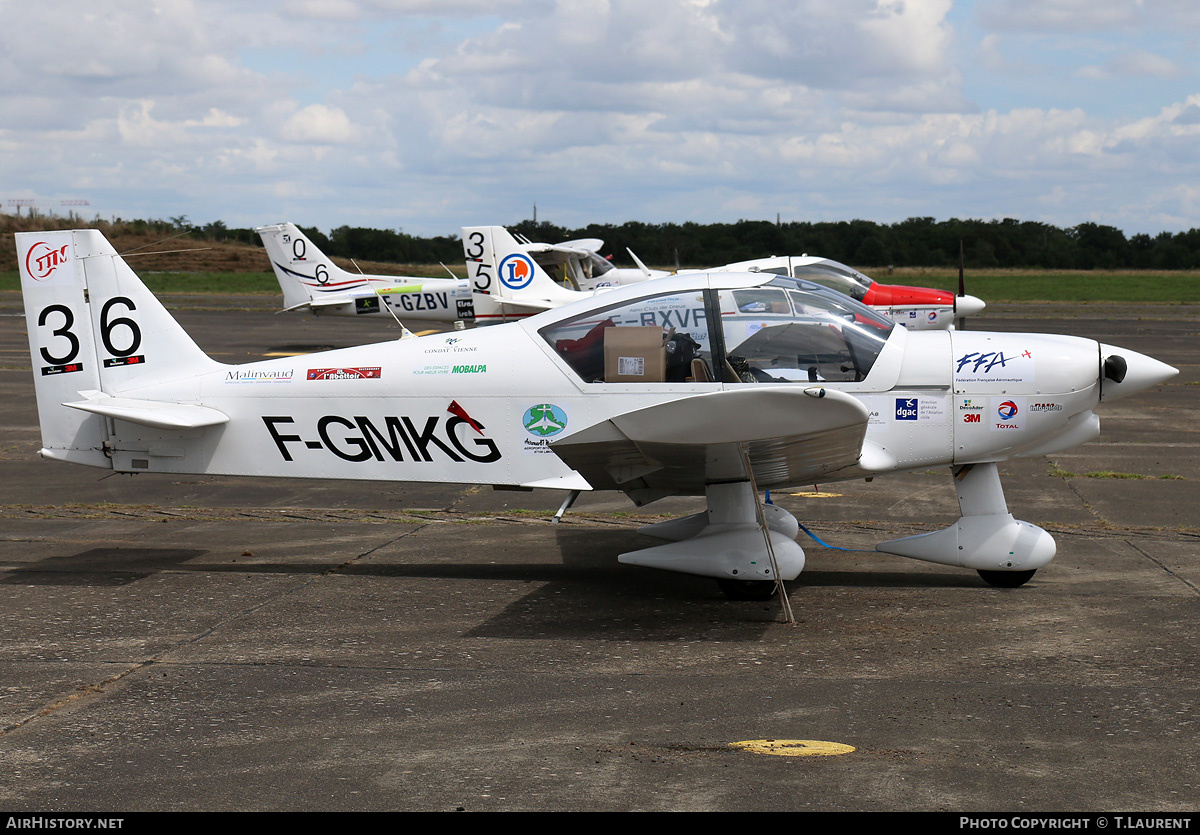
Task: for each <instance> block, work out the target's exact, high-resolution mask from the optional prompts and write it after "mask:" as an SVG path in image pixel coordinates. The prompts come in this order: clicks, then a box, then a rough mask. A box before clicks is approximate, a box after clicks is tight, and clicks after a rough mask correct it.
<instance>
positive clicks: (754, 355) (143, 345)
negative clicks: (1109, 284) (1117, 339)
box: [17, 231, 1176, 594]
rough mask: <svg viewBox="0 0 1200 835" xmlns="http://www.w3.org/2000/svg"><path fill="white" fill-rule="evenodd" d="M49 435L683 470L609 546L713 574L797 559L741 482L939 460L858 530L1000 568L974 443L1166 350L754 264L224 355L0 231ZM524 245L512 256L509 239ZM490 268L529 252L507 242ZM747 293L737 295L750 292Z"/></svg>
mask: <svg viewBox="0 0 1200 835" xmlns="http://www.w3.org/2000/svg"><path fill="white" fill-rule="evenodd" d="M17 248H18V253H19V259H20V266H21V282H22V288H23V292H24V298H25V306H26V315H27V317H28V325H29V341H30V351H31V355H32V358H33V366H34V379H35V382H36V389H37V401H38V411H39V417H40V421H41V431H42V443H43V449H42V451H41V454H42V455H43V456H44V457H46V458H52V459H56V460H61V461H70V462H74V463H78V464H86V465H90V466H93V467H99V468H103V469H109V470H115V471H118V472H123V473H139V472H156V473H214V474H232V475H269V476H291V477H299V478H352V479H379V480H388V481H421V482H457V483H480V484H494V485H511V486H524V487H540V488H554V489H560V490H567V491H575V490H620V491H622V492H624V493H625V494H626V495H628V496H629V497H630V498H631V499H632V500H633V501H634V502H635V503H636V504H638V505H645V504H648V503H651V502H653V501H655V500H657V499H659V498H662V497H664V496H671V495H681V494H682V495H703V496H704V497H705V498H706V500H707V510H706V511H704V512H701V513H698V514H696V515H694V516H691V517H687V518H682V519H676V520H672V521H669V522H664V523H659V524H656V525H651V526H649V527H647V528H644V529H643V533H645V534H647V535H649V536H651V537H656V538H658V539H659V540H662V541H663V544H659V545H655V546H653V547H648V548H645V549H644V550H640V551H634V552H631V553H627V554H622V555H621V556H620V560H621V562H624V563H633V564H637V565H643V566H652V567H656V568H661V569H666V570H670V571H679V572H684V573H689V574H698V575H702V576H707V577H713V578H716V579H717V580H719V581H721V582H722V585H723V587H724V588H726V590H727V591H730V592H731V593H735V594H738V593H740V594H759V593H763V592H766V593H769V592H770V591H771V590H772V588H773V587H774V585H775V583H776V581H777V580H791V579H793V578H795V577H796V576H797V575H798V574H799V573H800V571H801V569H802V568H803V566H804V552H803V550H802V549H801V548H800V546H799V545H798V544H796V542H795V541H794V536H795V535H796V532H797V523H796V520H795V519H794V518H793V517H792V516H791V515H789V514H788V513H787V512H785V511H783V510H781V509H780V508H779V507H777V506H772V505H763V504H762V503H761V502H760V499H759V497H760V491H762V490H764V489H771V488H782V487H786V486H789V485H798V484H811V483H812V482H814V481H817V480H819V481H821V482H829V481H835V480H840V479H857V478H864V477H868V478H869V477H874V476H880V475H884V474H888V473H896V472H902V471H905V470H912V469H915V468H920V469H927V468H929V467H933V466H945V467H948V468H949V470H950V472H952V473H953V476H954V481H955V486H956V488H957V491H958V499H959V506H960V509H961V518H959V519H958V520H957V521H956V522H954V524H952V525H950V526H949V527H947V528H945V529H943V530H940V531H936V532H933V533H928V534H923V535H920V536H914V537H906V538H903V539H895V540H892V541H889V542H884V543H882V544H880V545H879V546H877V547H878V548H879V549H880V550H882V551H886V552H889V553H893V554H900V555H903V556H908V557H915V558H917V559H922V560H929V561H932V562H935V563H941V564H945V565H953V566H962V567H965V568H969V569H976V570H977V571H979V573H980V574H981V575H982V576H983V578H984V579H985V580H987V581H988V582H990V583H992V584H994V585H1000V586H1017V585H1021V584H1022V583H1024V582H1025V581H1026V580H1028V579H1029V578H1030V577H1031V576H1032V575H1033V573H1034V572H1035V571H1036V570H1037V569H1039V568H1041V567H1042V566H1044V565H1046V564H1047V563H1048V562H1050V560H1051V559H1052V558H1053V556H1054V552H1055V545H1054V541H1053V539H1052V538H1051V537H1050V535H1049V534H1047V533H1046V532H1045V531H1043V530H1041V529H1040V528H1038V527H1036V526H1035V525H1032V524H1029V523H1027V522H1022V521H1018V520H1015V519H1014V518H1013V517H1012V515H1011V514H1010V513H1009V512H1008V507H1007V505H1006V503H1005V499H1004V494H1003V491H1002V489H1001V484H1000V477H999V474H998V470H997V462H1000V461H1004V460H1006V459H1009V458H1011V457H1014V456H1022V455H1024V456H1030V455H1042V454H1046V453H1052V452H1057V451H1060V450H1064V449H1067V448H1069V447H1072V446H1074V445H1076V444H1079V443H1082V442H1084V441H1088V440H1091V439H1093V438H1095V437H1096V436H1097V434H1098V432H1099V418H1098V417H1097V416H1096V414H1095V413H1094V410H1095V409H1096V407H1097V406H1099V405H1101V404H1102V403H1103V402H1104V401H1108V400H1114V399H1116V398H1119V397H1124V396H1126V395H1129V394H1131V393H1134V392H1138V391H1142V390H1144V389H1147V388H1149V387H1151V386H1154V385H1157V384H1159V383H1162V382H1163V381H1165V380H1167V379H1169V378H1171V377H1172V376H1174V375H1175V374H1176V371H1175V369H1173V368H1171V367H1170V366H1167V365H1164V364H1163V363H1161V362H1158V361H1157V360H1154V359H1152V358H1150V357H1147V356H1144V355H1142V354H1139V353H1136V352H1133V351H1127V350H1124V349H1121V348H1116V347H1113V346H1109V345H1104V344H1101V343H1098V342H1095V341H1093V340H1090V339H1081V338H1076V337H1066V336H1050V335H1044V334H1016V333H983V332H953V331H952V332H942V331H926V332H911V331H907V330H905V329H904V328H901V327H897V326H895V325H894V323H892V322H891V321H889V320H887V319H884V318H883V317H881V316H879V315H877V314H876V313H874V312H873V311H872V310H870V309H869V308H867V307H865V306H863V305H861V304H859V303H857V302H855V301H854V300H853V299H850V298H848V297H846V296H844V295H841V294H838V293H835V292H833V291H830V290H828V289H825V288H822V287H819V286H817V285H815V284H810V283H807V282H804V281H802V280H797V279H794V278H785V277H780V276H775V275H770V274H764V273H758V274H737V273H708V274H704V273H700V274H693V275H685V276H678V277H674V278H667V279H659V280H656V281H653V282H647V283H644V284H639V285H634V286H630V287H622V288H618V289H615V290H611V291H609V292H606V293H603V294H600V295H597V296H595V297H592V298H588V299H584V300H582V301H579V302H576V303H574V304H570V305H567V306H565V307H561V308H558V309H554V310H549V311H546V312H544V313H541V314H539V315H537V316H533V317H530V318H527V319H524V320H522V321H519V322H515V323H510V324H508V325H504V326H497V327H494V328H486V329H481V330H473V331H467V332H460V333H455V334H453V335H436V336H426V337H422V338H418V339H407V340H398V341H395V342H388V343H382V344H376V345H364V346H359V347H354V348H345V349H341V350H337V351H329V352H326V353H319V354H311V355H308V356H305V357H303V358H295V357H293V358H287V359H270V360H265V361H262V362H255V363H248V364H245V365H223V364H220V363H218V362H215V361H214V360H212V359H210V358H209V357H208V356H206V355H205V354H204V353H202V352H201V351H200V350H199V348H198V347H197V346H196V345H195V343H193V342H192V340H191V339H190V338H189V337H188V335H187V334H186V333H185V332H184V331H183V330H182V329H181V328H180V326H179V325H178V324H177V323H176V322H175V320H174V319H173V318H172V317H171V316H170V314H168V313H167V311H166V310H165V309H164V308H163V307H162V305H161V304H159V302H158V301H157V300H156V299H155V298H154V296H153V295H152V294H151V293H150V292H149V291H148V290H147V289H146V288H145V286H144V285H143V284H142V283H141V281H140V280H139V279H138V278H137V276H136V275H134V273H133V272H132V270H130V269H129V267H128V266H127V265H126V264H125V262H124V261H123V260H122V259H121V258H120V257H119V256H118V255H117V254H116V252H115V251H114V250H113V248H112V246H111V245H109V243H108V242H107V241H106V240H105V239H104V238H103V236H101V234H100V233H99V232H95V231H75V232H47V233H27V234H20V235H17ZM521 257H525V258H527V257H528V256H525V255H522V256H521ZM505 267H506V268H509V269H510V270H511V272H512V274H513V275H520V274H523V273H524V271H525V270H526V269H529V268H531V265H530V264H526V263H522V264H507V265H505ZM747 311H756V312H747Z"/></svg>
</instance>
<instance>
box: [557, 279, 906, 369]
mask: <svg viewBox="0 0 1200 835" xmlns="http://www.w3.org/2000/svg"><path fill="white" fill-rule="evenodd" d="M555 313H557V314H561V315H559V316H556V317H555V321H554V322H552V323H550V324H544V325H542V326H541V327H540V328H539V329H538V333H539V334H540V335H541V337H542V338H543V339H544V340H545V341H546V342H547V343H548V344H549V346H550V347H551V348H552V349H553V350H554V352H555V353H556V354H557V355H558V356H559V357H561V358H562V359H563V360H564V361H565V362H566V363H567V365H568V366H570V368H571V369H572V370H573V371H574V372H575V373H576V374H577V375H579V377H580V378H582V379H583V381H584V382H587V383H621V384H629V383H634V384H636V383H727V384H728V383H801V382H802V383H810V382H825V381H828V382H837V381H844V382H858V381H861V380H863V379H864V378H865V377H866V376H867V374H869V373H870V371H871V368H872V366H873V365H874V363H875V360H876V358H877V357H878V356H879V353H880V351H881V350H882V349H883V346H884V344H885V343H886V342H887V340H888V338H889V336H890V335H891V333H892V331H893V329H894V328H895V327H896V325H895V324H894V323H893V322H892V321H891V320H889V319H886V318H884V317H883V316H881V315H879V314H878V313H876V312H875V311H873V310H872V309H871V308H869V307H867V306H866V305H863V304H861V303H859V302H857V301H855V300H854V299H852V298H850V297H848V296H846V295H844V294H842V293H838V292H835V291H833V290H830V289H828V288H825V287H822V286H820V285H817V284H814V283H812V282H809V281H805V280H803V279H794V278H786V277H783V276H776V275H771V274H764V273H758V274H752V273H744V274H737V273H721V274H693V275H688V276H678V277H675V278H668V279H656V280H655V281H653V282H647V283H645V284H642V285H638V286H637V287H636V288H634V287H630V288H625V289H622V290H618V291H613V292H612V293H611V294H610V293H603V294H600V295H598V296H596V297H594V298H593V299H590V300H589V301H587V302H582V303H578V304H574V305H571V306H570V307H567V308H560V309H559V310H558V311H555ZM545 318H547V315H546V314H543V316H539V317H538V323H539V324H541V322H543V321H544V320H545Z"/></svg>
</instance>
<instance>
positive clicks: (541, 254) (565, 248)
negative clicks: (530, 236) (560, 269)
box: [524, 238, 604, 264]
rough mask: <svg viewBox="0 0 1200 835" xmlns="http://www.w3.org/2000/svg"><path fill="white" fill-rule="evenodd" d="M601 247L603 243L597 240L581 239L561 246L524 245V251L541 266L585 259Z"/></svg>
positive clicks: (565, 242)
mask: <svg viewBox="0 0 1200 835" xmlns="http://www.w3.org/2000/svg"><path fill="white" fill-rule="evenodd" d="M602 246H604V241H602V240H600V239H599V238H581V239H580V240H577V241H564V242H563V243H561V244H541V243H534V244H525V245H524V249H525V251H526V252H527V253H529V254H530V255H535V256H537V260H538V262H539V263H541V264H561V263H562V262H564V261H566V260H568V259H570V258H587V257H588V256H589V255H591V254H592V253H593V252H596V251H598V250H599V249H600V247H602Z"/></svg>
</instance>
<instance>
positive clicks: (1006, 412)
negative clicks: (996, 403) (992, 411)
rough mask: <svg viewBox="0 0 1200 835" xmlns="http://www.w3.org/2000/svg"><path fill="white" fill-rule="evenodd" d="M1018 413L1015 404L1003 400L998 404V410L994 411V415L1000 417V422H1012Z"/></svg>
mask: <svg viewBox="0 0 1200 835" xmlns="http://www.w3.org/2000/svg"><path fill="white" fill-rule="evenodd" d="M1018 411H1020V410H1019V409H1018V408H1017V404H1016V403H1014V402H1012V401H1011V400H1005V401H1004V402H1003V403H1001V404H1000V408H998V409H996V414H998V415H999V416H1000V419H1001V420H1012V419H1013V418H1015V417H1016V416H1017V412H1018Z"/></svg>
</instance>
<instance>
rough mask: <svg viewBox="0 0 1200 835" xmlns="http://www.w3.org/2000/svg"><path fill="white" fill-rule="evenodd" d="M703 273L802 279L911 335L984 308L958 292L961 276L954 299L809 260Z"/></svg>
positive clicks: (773, 260) (785, 258) (761, 261)
mask: <svg viewBox="0 0 1200 835" xmlns="http://www.w3.org/2000/svg"><path fill="white" fill-rule="evenodd" d="M707 272H736V273H744V272H752V273H757V272H764V273H775V274H776V275H789V276H792V277H793V278H801V279H804V280H805V281H811V282H813V283H814V284H820V285H823V286H825V287H830V288H832V289H834V290H838V291H839V292H842V293H845V294H846V295H848V296H853V297H854V298H856V299H858V300H859V301H860V302H862V303H863V304H865V305H867V306H868V307H873V308H875V310H877V311H879V312H880V313H882V314H883V315H884V316H887V317H888V318H889V319H891V320H892V321H893V322H897V323H898V324H901V325H904V327H906V328H908V329H909V330H948V329H950V328H952V327H954V324H955V322H958V323H960V324H961V323H962V321H963V320H965V319H966V318H967V317H968V316H976V315H978V314H980V313H982V312H983V310H984V308H985V307H987V305H986V304H984V302H983V299H980V298H978V297H976V296H970V295H967V293H966V292H965V291H964V290H963V289H961V283H962V276H961V273H960V276H959V286H960V289H959V292H958V295H955V294H954V293H950V292H947V291H945V290H938V289H936V288H934V287H909V286H906V285H903V284H882V283H880V282H878V281H876V280H875V279H873V278H871V277H870V276H868V275H864V274H863V273H860V272H859V271H858V270H856V269H854V268H853V267H847V266H846V265H845V264H839V263H838V262H837V261H832V260H830V259H828V258H816V257H813V256H810V255H799V256H792V255H782V256H779V255H777V256H772V257H770V258H756V259H754V260H752V261H739V262H737V263H735V264H726V265H725V266H724V267H713V268H712V269H710V270H707Z"/></svg>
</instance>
